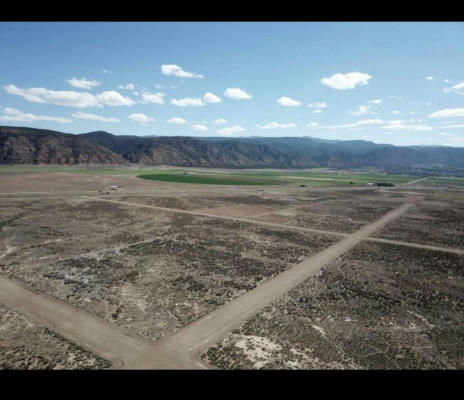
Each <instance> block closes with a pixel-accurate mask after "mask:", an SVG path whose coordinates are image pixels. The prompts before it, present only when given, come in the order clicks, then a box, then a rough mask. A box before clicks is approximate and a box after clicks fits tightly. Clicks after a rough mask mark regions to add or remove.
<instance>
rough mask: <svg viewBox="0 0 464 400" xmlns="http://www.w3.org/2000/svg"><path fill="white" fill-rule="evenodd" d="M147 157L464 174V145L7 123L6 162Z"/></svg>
mask: <svg viewBox="0 0 464 400" xmlns="http://www.w3.org/2000/svg"><path fill="white" fill-rule="evenodd" d="M82 163H96V164H125V163H134V164H143V165H172V166H180V167H215V168H313V167H329V168H339V169H354V168H378V169H383V170H385V171H390V172H408V173H410V172H416V173H420V172H423V173H427V171H430V170H433V171H438V172H440V171H441V172H443V173H453V174H464V148H455V147H441V146H401V147H399V146H393V145H390V144H376V143H373V142H369V141H364V140H348V141H341V140H325V139H316V138H311V137H279V138H266V137H256V136H255V137H246V138H244V137H241V138H224V137H202V138H193V137H188V136H144V137H141V136H132V135H113V134H111V133H108V132H105V131H95V132H89V133H84V134H79V135H74V134H67V133H62V132H57V131H52V130H45V129H35V128H25V127H10V126H2V127H0V164H82Z"/></svg>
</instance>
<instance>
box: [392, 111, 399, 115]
mask: <svg viewBox="0 0 464 400" xmlns="http://www.w3.org/2000/svg"><path fill="white" fill-rule="evenodd" d="M399 113H400V112H399V111H398V110H393V111H392V114H396V115H398V114H399Z"/></svg>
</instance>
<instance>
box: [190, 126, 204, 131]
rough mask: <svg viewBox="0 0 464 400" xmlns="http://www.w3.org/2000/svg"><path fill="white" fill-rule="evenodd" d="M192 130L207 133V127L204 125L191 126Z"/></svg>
mask: <svg viewBox="0 0 464 400" xmlns="http://www.w3.org/2000/svg"><path fill="white" fill-rule="evenodd" d="M192 128H193V130H195V131H207V130H208V127H207V126H205V125H193V126H192Z"/></svg>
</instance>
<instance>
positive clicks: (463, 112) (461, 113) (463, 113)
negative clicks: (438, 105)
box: [430, 108, 464, 118]
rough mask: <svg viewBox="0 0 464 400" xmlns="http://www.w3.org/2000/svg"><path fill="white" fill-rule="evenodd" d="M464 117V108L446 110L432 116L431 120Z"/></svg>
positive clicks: (436, 112)
mask: <svg viewBox="0 0 464 400" xmlns="http://www.w3.org/2000/svg"><path fill="white" fill-rule="evenodd" d="M447 117H450V118H453V117H464V108H445V109H444V110H438V111H435V112H433V113H432V114H430V118H447Z"/></svg>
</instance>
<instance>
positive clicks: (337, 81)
mask: <svg viewBox="0 0 464 400" xmlns="http://www.w3.org/2000/svg"><path fill="white" fill-rule="evenodd" d="M371 78H372V76H371V75H368V74H364V73H362V72H349V73H347V74H334V75H332V76H331V77H330V78H322V79H321V83H322V84H323V85H327V86H330V87H331V88H333V89H339V90H344V89H354V88H355V87H356V85H367V84H368V81H369V79H371Z"/></svg>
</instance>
